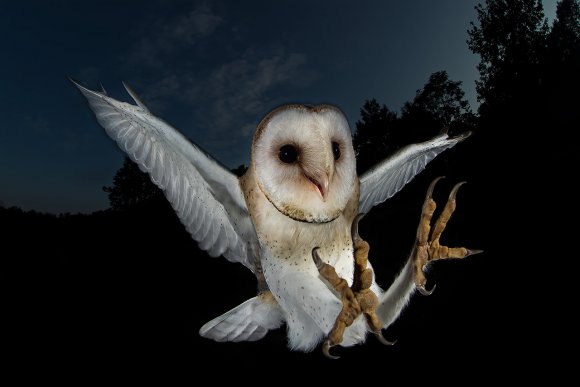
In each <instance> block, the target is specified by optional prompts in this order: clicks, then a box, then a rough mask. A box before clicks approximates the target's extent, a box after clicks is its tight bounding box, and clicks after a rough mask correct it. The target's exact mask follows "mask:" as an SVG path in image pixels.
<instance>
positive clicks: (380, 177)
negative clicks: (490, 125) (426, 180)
mask: <svg viewBox="0 0 580 387" xmlns="http://www.w3.org/2000/svg"><path fill="white" fill-rule="evenodd" d="M470 134H471V133H470V132H467V133H465V134H462V135H459V136H456V137H449V136H448V135H447V134H442V135H440V136H437V137H435V138H433V139H431V140H429V141H426V142H422V143H419V144H412V145H408V146H406V147H404V148H402V149H401V150H399V151H398V152H396V153H395V154H393V155H392V156H390V157H388V158H386V159H385V160H383V161H381V162H380V163H378V164H377V165H375V166H374V167H373V168H371V169H370V170H368V171H367V172H365V173H364V174H363V175H362V176H361V178H360V199H359V212H362V213H366V212H368V211H369V210H370V209H371V208H373V207H374V206H376V205H377V204H380V203H382V202H384V201H385V200H387V199H388V198H390V197H391V196H393V195H394V194H396V193H397V192H399V191H400V190H401V188H403V187H404V186H405V184H407V183H408V182H409V181H411V179H413V178H414V177H415V175H417V174H418V173H419V172H421V171H422V170H423V169H424V168H425V166H426V165H427V164H428V163H429V162H430V161H431V160H433V159H434V158H435V157H436V156H437V155H438V154H439V153H441V152H443V151H444V150H445V149H449V148H451V147H453V146H454V145H455V144H457V143H458V142H460V141H462V140H464V139H466V138H467V137H469V135H470Z"/></svg>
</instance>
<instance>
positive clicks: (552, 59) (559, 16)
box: [545, 0, 580, 130]
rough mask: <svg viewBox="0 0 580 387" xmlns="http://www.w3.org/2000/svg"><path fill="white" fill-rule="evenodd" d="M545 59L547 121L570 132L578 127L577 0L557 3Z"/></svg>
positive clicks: (579, 48) (579, 17)
mask: <svg viewBox="0 0 580 387" xmlns="http://www.w3.org/2000/svg"><path fill="white" fill-rule="evenodd" d="M545 59H546V63H545V72H546V77H545V78H546V85H545V94H546V102H547V106H549V113H550V116H549V120H550V121H551V122H553V123H555V124H556V125H557V126H559V127H562V128H566V129H567V130H572V129H573V128H576V127H577V126H578V124H579V123H580V116H579V113H578V110H579V109H578V107H579V106H580V97H579V94H578V89H579V88H580V71H578V69H579V68H580V5H579V4H578V2H577V1H576V0H563V1H561V2H559V3H558V6H557V9H556V19H555V20H554V23H553V25H552V29H551V30H550V33H549V35H548V43H547V50H546V58H545Z"/></svg>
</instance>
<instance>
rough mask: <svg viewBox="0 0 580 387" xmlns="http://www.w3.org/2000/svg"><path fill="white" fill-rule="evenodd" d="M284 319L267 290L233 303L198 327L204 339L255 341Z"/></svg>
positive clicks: (280, 323) (276, 326)
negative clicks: (232, 307)
mask: <svg viewBox="0 0 580 387" xmlns="http://www.w3.org/2000/svg"><path fill="white" fill-rule="evenodd" d="M283 321H284V315H283V314H282V310H281V309H280V306H279V305H278V303H277V302H276V300H275V299H274V297H273V296H272V293H270V292H269V291H267V292H261V293H260V294H258V295H257V296H256V297H253V298H250V299H249V300H248V301H246V302H244V303H242V304H240V305H238V306H236V307H235V308H234V309H232V310H230V311H229V312H226V313H224V314H222V315H221V316H219V317H216V318H214V319H213V320H211V321H210V322H208V323H206V324H205V325H204V326H202V327H201V329H200V330H199V334H200V335H201V336H202V337H205V338H206V339H212V340H215V341H219V342H224V341H256V340H260V339H261V338H263V337H264V336H265V335H266V333H268V331H269V330H271V329H276V328H279V327H280V326H281V325H282V323H283Z"/></svg>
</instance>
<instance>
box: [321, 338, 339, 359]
mask: <svg viewBox="0 0 580 387" xmlns="http://www.w3.org/2000/svg"><path fill="white" fill-rule="evenodd" d="M330 347H331V345H330V341H329V340H326V341H325V342H324V344H322V353H323V354H324V356H326V357H327V358H329V359H332V360H336V359H340V356H335V355H331V354H330Z"/></svg>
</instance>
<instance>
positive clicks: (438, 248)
mask: <svg viewBox="0 0 580 387" xmlns="http://www.w3.org/2000/svg"><path fill="white" fill-rule="evenodd" d="M442 178H443V176H441V177H438V178H436V179H434V180H433V181H432V182H431V184H429V188H427V194H426V196H425V201H424V203H423V210H422V211H421V221H420V222H419V227H418V228H417V239H416V242H415V246H414V248H413V251H412V253H411V259H413V261H414V263H415V286H416V287H417V290H418V291H419V293H421V294H422V295H424V296H429V295H431V294H432V293H433V291H434V290H435V285H434V286H433V288H432V289H431V290H427V289H426V288H425V283H426V282H427V279H426V278H425V273H424V270H425V267H426V266H427V265H428V264H429V263H431V262H433V261H436V260H439V259H452V258H465V257H468V256H470V255H474V254H479V253H481V252H483V250H470V249H466V248H464V247H447V246H442V245H441V244H440V241H439V239H440V238H441V234H443V231H445V227H446V226H447V222H448V221H449V219H451V215H453V213H454V212H455V207H456V202H455V199H456V197H457V192H458V191H459V188H460V187H461V186H462V185H463V184H465V182H464V181H462V182H459V183H457V184H455V186H453V189H451V192H450V193H449V198H448V199H447V202H446V203H445V207H444V208H443V211H441V214H440V215H439V217H438V218H437V220H436V221H435V222H434V224H433V229H431V218H432V217H433V213H434V212H435V208H436V207H437V204H436V203H435V200H433V197H432V196H433V190H434V189H435V185H436V184H437V182H438V181H439V180H441V179H442Z"/></svg>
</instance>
